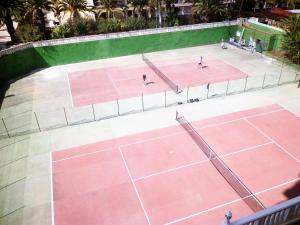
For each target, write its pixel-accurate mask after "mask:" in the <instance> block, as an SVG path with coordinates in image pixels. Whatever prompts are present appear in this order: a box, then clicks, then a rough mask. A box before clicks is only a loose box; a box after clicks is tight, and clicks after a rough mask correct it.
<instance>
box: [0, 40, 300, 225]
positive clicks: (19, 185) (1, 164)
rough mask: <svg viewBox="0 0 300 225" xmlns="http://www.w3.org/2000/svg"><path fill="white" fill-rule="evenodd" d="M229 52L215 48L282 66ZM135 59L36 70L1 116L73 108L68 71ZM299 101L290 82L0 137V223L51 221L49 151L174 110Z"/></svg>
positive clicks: (237, 59) (16, 87)
mask: <svg viewBox="0 0 300 225" xmlns="http://www.w3.org/2000/svg"><path fill="white" fill-rule="evenodd" d="M218 49H219V46H217V45H212V46H203V47H197V48H188V49H181V50H177V51H166V52H164V53H163V54H162V53H152V57H158V55H160V57H162V58H164V57H172V56H173V57H175V58H180V57H184V54H188V55H194V56H198V55H199V53H198V52H199V51H201V52H206V51H207V52H211V51H218ZM229 51H230V53H231V54H230V56H229V54H228V53H225V52H219V55H218V57H220V58H223V59H224V60H226V61H227V62H228V63H232V64H233V65H239V68H240V69H241V70H242V71H244V72H245V73H250V74H253V75H254V76H260V75H263V74H264V72H265V71H269V73H272V74H275V73H276V74H277V75H278V74H279V73H280V65H277V66H276V64H275V63H272V61H271V60H270V59H268V58H264V57H261V56H260V55H258V54H255V55H249V53H248V52H244V51H240V50H238V49H229ZM167 55H168V56H167ZM124 59H126V60H124ZM245 59H248V61H245ZM136 60H140V56H131V57H122V58H115V59H110V60H109V59H106V60H101V61H95V62H88V63H83V64H74V65H68V66H61V67H55V68H49V69H47V70H43V71H39V72H37V73H36V74H33V75H31V76H29V77H27V78H24V79H22V80H19V81H17V82H16V83H13V84H12V85H11V89H10V90H9V91H8V92H7V95H10V94H14V95H15V96H14V97H10V98H6V99H5V101H4V103H3V108H2V109H1V115H2V116H5V117H6V116H12V115H14V116H15V115H16V114H20V115H22V116H24V113H27V114H28V117H29V118H31V117H32V113H33V112H34V111H42V112H47V111H49V110H50V108H51V109H54V108H56V109H60V108H61V107H71V100H70V99H71V97H70V92H69V89H68V88H67V87H68V83H67V80H66V72H70V71H78V70H79V68H80V69H82V70H83V69H87V68H88V69H91V68H100V67H105V66H107V65H108V64H115V63H118V64H120V63H121V64H122V63H124V64H127V63H128V64H130V63H133V64H135V63H136ZM253 68H255V69H253ZM283 71H284V74H290V73H293V71H291V70H290V69H288V68H283ZM275 76H276V75H275ZM299 102H300V89H298V88H297V85H296V84H290V85H284V86H279V87H276V88H270V89H264V90H259V91H253V92H246V93H242V94H236V95H231V96H226V97H220V98H211V99H209V100H205V101H202V102H198V103H190V104H185V105H181V106H173V107H169V108H163V109H157V110H153V111H147V112H144V113H139V114H132V115H126V116H122V117H117V118H113V119H107V120H101V121H97V122H93V123H86V124H82V125H77V126H72V127H64V128H60V129H54V130H50V131H44V132H41V133H33V134H29V135H23V136H19V137H14V138H10V139H7V138H2V139H0V154H1V157H0V178H1V179H0V202H1V203H2V202H3V203H4V204H1V205H0V224H1V225H2V224H3V225H10V224H13V225H18V224H20V225H21V224H26V225H40V224H43V225H48V224H49V225H50V224H51V221H52V214H51V209H52V205H51V203H52V202H51V185H50V184H51V179H50V178H51V176H50V174H51V171H50V152H53V151H57V150H62V149H66V148H70V147H75V146H78V145H84V144H88V143H94V142H97V141H101V140H106V139H110V138H116V137H121V136H124V135H130V134H136V133H139V132H141V131H149V130H153V129H157V128H163V127H166V126H170V125H175V124H176V123H177V122H176V121H175V120H174V115H175V111H176V110H177V109H179V110H180V111H181V112H182V113H184V114H186V115H189V118H190V120H199V119H203V118H209V117H213V116H217V115H223V114H226V113H230V112H236V111H241V110H245V109H250V108H253V107H260V106H265V105H269V104H279V105H281V106H283V107H285V108H287V109H288V110H289V111H291V112H294V113H295V114H296V115H298V116H299V115H300V104H299ZM45 118H46V119H47V118H49V116H48V117H45ZM50 118H51V116H50ZM29 123H31V120H29Z"/></svg>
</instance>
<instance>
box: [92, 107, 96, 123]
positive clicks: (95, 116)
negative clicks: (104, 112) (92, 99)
mask: <svg viewBox="0 0 300 225" xmlns="http://www.w3.org/2000/svg"><path fill="white" fill-rule="evenodd" d="M92 109H93V116H94V121H96V116H95V109H94V104H92Z"/></svg>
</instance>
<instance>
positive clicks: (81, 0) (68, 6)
mask: <svg viewBox="0 0 300 225" xmlns="http://www.w3.org/2000/svg"><path fill="white" fill-rule="evenodd" d="M60 6H61V10H62V11H64V12H70V14H71V20H74V19H79V18H80V12H86V11H90V10H89V9H88V8H87V2H86V1H85V0H61V3H60Z"/></svg>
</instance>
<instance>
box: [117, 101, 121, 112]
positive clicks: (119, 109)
mask: <svg viewBox="0 0 300 225" xmlns="http://www.w3.org/2000/svg"><path fill="white" fill-rule="evenodd" d="M117 106H118V116H120V106H119V99H118V98H117Z"/></svg>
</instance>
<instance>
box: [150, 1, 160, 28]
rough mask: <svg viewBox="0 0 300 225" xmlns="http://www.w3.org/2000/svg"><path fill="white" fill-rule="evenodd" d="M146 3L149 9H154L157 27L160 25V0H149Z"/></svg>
mask: <svg viewBox="0 0 300 225" xmlns="http://www.w3.org/2000/svg"><path fill="white" fill-rule="evenodd" d="M148 5H149V8H150V10H153V11H155V17H156V18H157V19H158V24H159V27H161V26H162V15H161V10H162V0H149V2H148ZM150 14H151V12H150Z"/></svg>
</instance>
